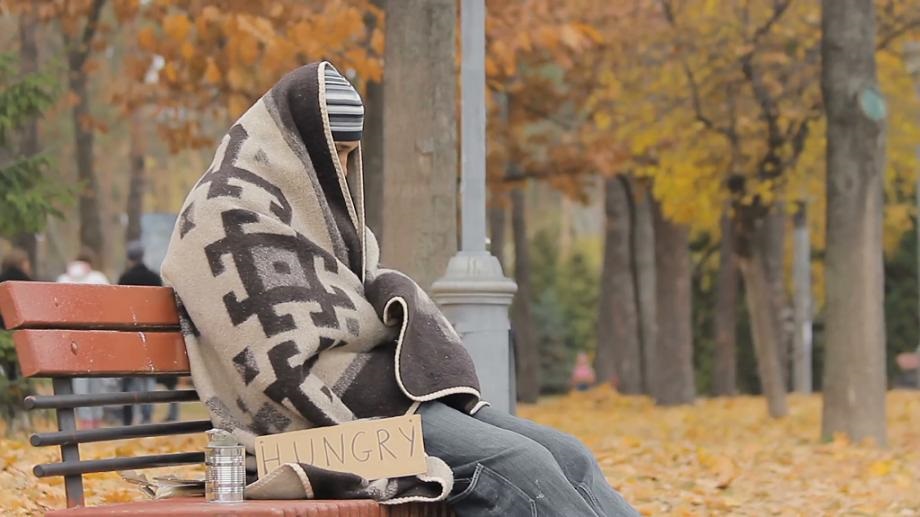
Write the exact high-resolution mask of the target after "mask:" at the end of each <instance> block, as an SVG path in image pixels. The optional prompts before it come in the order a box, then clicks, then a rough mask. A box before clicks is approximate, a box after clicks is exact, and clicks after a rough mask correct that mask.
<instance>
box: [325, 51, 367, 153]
mask: <svg viewBox="0 0 920 517" xmlns="http://www.w3.org/2000/svg"><path fill="white" fill-rule="evenodd" d="M325 69H326V72H325V80H326V112H327V113H329V125H330V126H331V129H332V139H333V140H335V141H336V142H353V141H356V140H361V130H362V129H363V127H364V103H363V102H361V96H360V95H358V92H357V90H355V87H354V86H352V85H351V83H350V82H348V79H345V78H344V77H342V74H340V73H339V72H338V70H336V69H335V68H333V66H332V65H331V64H329V63H326V67H325Z"/></svg>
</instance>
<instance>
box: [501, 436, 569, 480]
mask: <svg viewBox="0 0 920 517" xmlns="http://www.w3.org/2000/svg"><path fill="white" fill-rule="evenodd" d="M497 460H498V461H496V462H493V466H491V467H490V468H493V469H494V470H497V471H498V472H500V473H501V474H503V475H505V476H506V477H509V478H510V477H517V476H520V475H525V476H528V477H532V476H533V473H535V472H552V471H558V469H559V464H558V463H557V462H556V458H555V457H554V456H553V455H552V453H550V452H549V450H548V449H547V448H546V447H544V446H542V445H540V444H539V443H537V442H535V441H533V440H531V439H530V438H526V437H523V436H521V437H520V439H519V440H515V442H514V443H513V444H510V445H509V447H507V448H506V451H505V453H504V454H502V455H501V458H497Z"/></svg>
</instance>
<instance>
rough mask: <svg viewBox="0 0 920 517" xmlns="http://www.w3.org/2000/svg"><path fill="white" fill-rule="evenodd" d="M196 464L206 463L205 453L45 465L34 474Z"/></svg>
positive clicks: (46, 474) (54, 474) (86, 472)
mask: <svg viewBox="0 0 920 517" xmlns="http://www.w3.org/2000/svg"><path fill="white" fill-rule="evenodd" d="M195 463H204V453H203V452H180V453H175V454H151V455H150V456H131V457H123V458H110V459H106V460H84V461H75V462H71V463H45V464H42V465H36V466H35V467H34V468H33V469H32V473H33V474H35V476H36V477H40V478H44V477H49V476H67V475H73V474H90V473H93V472H114V471H117V470H127V469H152V468H157V467H169V466H173V465H193V464H195Z"/></svg>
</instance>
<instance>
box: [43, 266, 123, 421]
mask: <svg viewBox="0 0 920 517" xmlns="http://www.w3.org/2000/svg"><path fill="white" fill-rule="evenodd" d="M95 262H96V255H95V254H94V253H93V252H92V251H90V250H88V249H84V250H82V251H81V252H80V254H79V255H77V257H76V258H75V259H74V260H72V261H71V262H70V263H68V264H67V271H66V272H65V273H64V274H63V275H61V276H59V277H58V282H62V283H70V284H97V285H101V284H108V283H109V279H108V278H106V276H105V274H103V273H101V272H99V271H96V270H95V269H94V265H95ZM109 384H110V381H109V379H100V378H96V377H92V378H87V377H76V378H74V380H73V392H74V393H78V394H87V393H89V394H96V393H105V392H106V391H108V390H107V389H106V388H107V387H108V386H107V385H109ZM116 389H117V388H116ZM76 412H77V423H78V425H79V427H81V428H84V429H87V428H88V429H94V428H96V427H100V426H101V425H102V418H103V416H104V412H103V409H102V408H101V407H98V406H96V407H81V408H77V409H76Z"/></svg>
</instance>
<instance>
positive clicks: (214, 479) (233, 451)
mask: <svg viewBox="0 0 920 517" xmlns="http://www.w3.org/2000/svg"><path fill="white" fill-rule="evenodd" d="M204 465H205V481H204V494H205V498H206V499H207V500H208V502H213V503H239V502H241V501H242V500H243V489H244V488H245V487H246V449H245V447H243V446H242V445H208V446H207V447H205V449H204Z"/></svg>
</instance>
